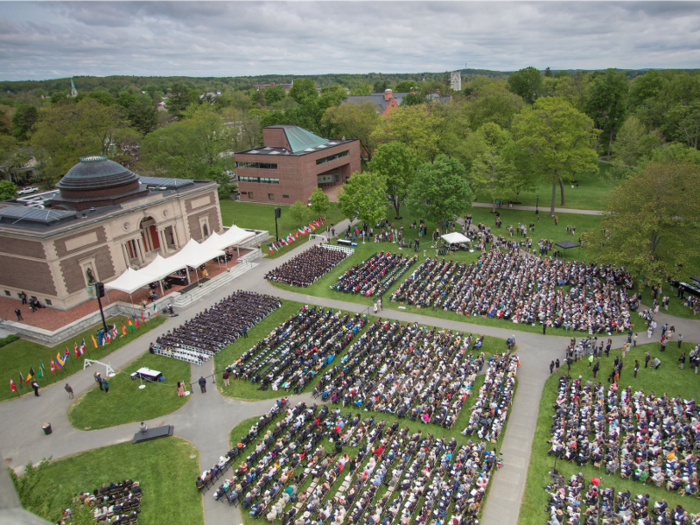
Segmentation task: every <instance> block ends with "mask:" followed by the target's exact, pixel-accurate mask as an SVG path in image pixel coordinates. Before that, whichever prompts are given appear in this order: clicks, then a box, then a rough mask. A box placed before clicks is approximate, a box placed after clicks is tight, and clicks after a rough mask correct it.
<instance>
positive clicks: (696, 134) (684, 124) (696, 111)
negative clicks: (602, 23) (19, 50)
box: [13, 100, 700, 149]
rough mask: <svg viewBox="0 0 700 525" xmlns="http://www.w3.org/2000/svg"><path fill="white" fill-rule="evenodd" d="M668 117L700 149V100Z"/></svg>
mask: <svg viewBox="0 0 700 525" xmlns="http://www.w3.org/2000/svg"><path fill="white" fill-rule="evenodd" d="M668 117H669V120H671V121H673V122H675V123H676V131H675V133H674V134H673V135H674V136H675V137H676V138H677V139H678V140H681V141H684V142H685V143H686V144H687V145H688V146H689V147H691V148H695V149H698V145H700V100H693V101H692V102H690V103H688V104H684V103H678V104H676V105H674V106H673V107H671V109H670V111H669V112H668ZM13 122H14V119H13ZM13 129H14V126H13Z"/></svg>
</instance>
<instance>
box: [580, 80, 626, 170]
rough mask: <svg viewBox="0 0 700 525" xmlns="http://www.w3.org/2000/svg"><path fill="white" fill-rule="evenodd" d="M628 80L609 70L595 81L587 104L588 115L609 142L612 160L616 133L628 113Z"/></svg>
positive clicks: (608, 155)
mask: <svg viewBox="0 0 700 525" xmlns="http://www.w3.org/2000/svg"><path fill="white" fill-rule="evenodd" d="M627 91H628V86H627V79H626V78H625V74H624V73H623V72H622V71H619V70H617V69H607V70H605V71H604V72H602V73H601V74H599V75H597V76H596V77H595V79H594V83H593V87H592V89H591V94H590V97H589V99H588V103H587V104H586V114H587V115H588V116H589V117H591V118H592V119H593V122H594V123H595V126H596V128H598V129H599V130H601V132H602V134H601V136H602V137H605V139H607V141H608V148H607V150H608V152H607V158H608V160H610V154H611V152H612V144H613V140H614V138H615V132H617V130H618V129H619V128H620V126H622V124H623V122H624V120H625V112H626V111H627Z"/></svg>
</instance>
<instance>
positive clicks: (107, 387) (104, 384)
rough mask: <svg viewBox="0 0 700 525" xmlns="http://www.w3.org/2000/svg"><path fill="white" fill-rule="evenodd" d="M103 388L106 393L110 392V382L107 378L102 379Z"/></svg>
mask: <svg viewBox="0 0 700 525" xmlns="http://www.w3.org/2000/svg"><path fill="white" fill-rule="evenodd" d="M101 384H102V390H104V391H105V394H109V383H108V382H107V380H106V379H103V380H102V383H101Z"/></svg>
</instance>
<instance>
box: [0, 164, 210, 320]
mask: <svg viewBox="0 0 700 525" xmlns="http://www.w3.org/2000/svg"><path fill="white" fill-rule="evenodd" d="M57 187H58V188H59V190H60V194H58V195H56V196H55V197H54V198H53V199H52V200H51V201H49V202H48V203H47V204H46V205H45V206H46V207H45V208H38V207H32V206H26V205H21V204H18V203H16V202H14V203H13V202H5V203H3V204H2V205H0V294H3V295H4V296H5V297H12V298H14V299H19V294H20V293H21V292H25V293H26V294H27V297H28V298H29V297H31V296H34V297H36V298H37V300H39V301H40V302H42V303H44V304H46V305H48V306H52V307H54V308H59V309H66V310H67V309H69V308H72V307H73V306H75V305H77V304H80V303H82V302H84V301H86V300H88V299H91V298H92V297H93V292H94V287H93V286H88V284H89V282H90V280H91V279H94V280H98V281H104V282H108V281H110V280H112V279H113V278H116V277H118V276H119V275H121V274H122V273H123V272H124V271H125V270H126V268H127V267H132V268H141V267H143V266H145V265H146V264H148V263H149V262H151V261H152V260H153V259H154V258H155V257H156V255H157V254H161V255H162V256H163V257H168V256H169V255H172V254H174V253H175V252H177V251H178V250H179V249H180V248H181V247H182V246H184V245H185V244H187V242H188V241H189V240H190V239H191V238H193V239H195V240H196V241H200V240H203V239H204V238H206V237H208V236H209V235H210V234H211V233H212V232H220V231H222V224H221V212H220V210H219V196H218V193H217V184H216V183H215V182H211V181H194V180H185V179H165V178H159V177H140V176H139V175H137V174H135V173H133V172H131V171H129V170H127V169H126V168H124V167H123V166H121V165H119V164H117V163H116V162H112V161H110V160H107V158H106V157H85V158H83V159H81V161H80V163H78V164H76V165H75V166H73V168H71V169H70V170H69V171H68V173H67V174H66V175H65V177H63V179H61V181H60V182H59V183H58V185H57Z"/></svg>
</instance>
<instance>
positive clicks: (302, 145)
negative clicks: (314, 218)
mask: <svg viewBox="0 0 700 525" xmlns="http://www.w3.org/2000/svg"><path fill="white" fill-rule="evenodd" d="M263 143H264V146H262V147H260V148H255V149H250V150H246V151H240V152H238V153H236V175H237V176H238V186H239V191H240V194H241V200H242V201H250V202H272V203H277V204H293V203H294V202H295V201H302V202H306V201H307V200H308V198H309V197H310V196H311V192H313V191H314V188H316V187H320V188H321V189H323V188H329V187H332V186H338V185H341V184H343V183H344V182H345V181H347V180H348V179H349V178H350V176H351V175H352V174H353V173H355V172H359V171H360V170H361V166H360V142H359V141H358V140H356V139H350V140H348V139H345V138H343V139H324V138H321V137H319V136H317V135H314V134H313V133H310V132H308V131H306V130H304V129H301V128H300V127H298V126H268V127H266V128H264V129H263Z"/></svg>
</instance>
